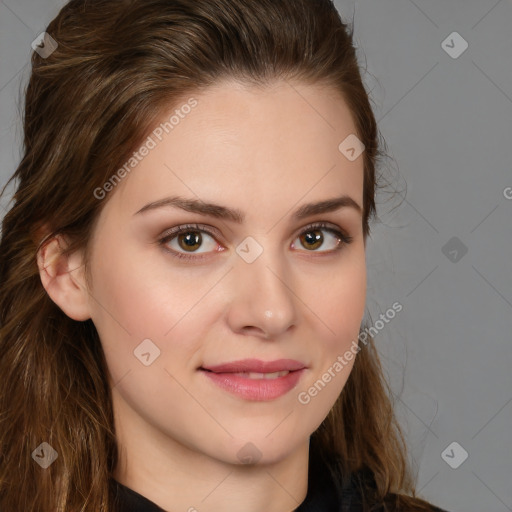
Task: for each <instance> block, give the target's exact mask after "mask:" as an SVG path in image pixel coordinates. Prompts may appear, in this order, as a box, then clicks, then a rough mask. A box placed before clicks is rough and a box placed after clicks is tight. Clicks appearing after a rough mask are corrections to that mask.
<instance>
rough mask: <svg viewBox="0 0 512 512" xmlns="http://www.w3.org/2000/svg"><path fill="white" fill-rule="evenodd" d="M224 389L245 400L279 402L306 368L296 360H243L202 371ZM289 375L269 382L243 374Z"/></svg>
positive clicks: (268, 380)
mask: <svg viewBox="0 0 512 512" xmlns="http://www.w3.org/2000/svg"><path fill="white" fill-rule="evenodd" d="M199 370H201V372H202V373H203V375H205V376H206V377H208V379H209V381H210V382H213V383H214V384H216V385H217V386H218V387H220V388H221V389H223V390H225V391H228V392H229V393H231V394H233V395H236V396H238V397H240V398H243V399H244V400H252V401H261V402H263V401H269V400H274V399H276V398H279V397H280V396H283V395H285V394H286V393H288V392H289V391H291V390H292V389H293V388H294V387H295V386H296V385H297V384H298V382H299V380H300V379H301V377H302V375H303V374H304V372H305V371H306V366H305V365H304V364H303V363H301V362H299V361H295V360H293V359H278V360H276V361H261V360H259V359H243V360H240V361H233V362H230V363H223V364H220V365H215V366H209V367H202V368H199ZM280 371H288V372H289V373H288V374H286V375H284V376H279V377H274V378H271V379H266V378H249V377H248V376H243V375H239V374H240V373H262V374H265V373H275V372H280Z"/></svg>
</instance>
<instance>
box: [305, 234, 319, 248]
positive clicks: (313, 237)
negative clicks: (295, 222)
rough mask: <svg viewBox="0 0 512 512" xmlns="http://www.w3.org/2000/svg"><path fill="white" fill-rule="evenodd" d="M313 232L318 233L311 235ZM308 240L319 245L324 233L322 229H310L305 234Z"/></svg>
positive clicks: (309, 242)
mask: <svg viewBox="0 0 512 512" xmlns="http://www.w3.org/2000/svg"><path fill="white" fill-rule="evenodd" d="M311 233H318V234H316V235H311ZM305 238H306V242H307V243H308V244H311V245H315V244H316V246H317V247H318V245H319V244H321V243H322V234H321V233H320V231H309V232H308V233H306V235H305Z"/></svg>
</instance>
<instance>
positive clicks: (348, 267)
mask: <svg viewBox="0 0 512 512" xmlns="http://www.w3.org/2000/svg"><path fill="white" fill-rule="evenodd" d="M311 284H312V283H311V281H309V282H308V285H309V290H312V289H313V290H314V292H313V293H311V292H309V293H308V294H307V295H304V296H306V297H308V300H307V301H305V302H306V303H307V305H308V307H309V308H310V309H311V310H312V311H313V312H314V314H315V315H317V317H318V318H317V323H318V324H319V326H320V329H321V331H319V332H322V333H325V336H324V342H325V345H324V346H325V347H326V348H327V350H329V351H332V350H335V351H339V350H341V349H342V348H343V347H344V346H345V345H347V343H348V345H350V343H351V341H352V339H357V336H358V334H359V329H360V326H361V321H362V319H363V315H364V309H365V305H366V266H365V256H364V251H354V252H353V253H351V255H350V258H347V259H346V260H345V261H343V262H342V263H341V264H340V265H339V266H338V267H337V268H336V269H335V270H334V271H333V272H330V273H329V274H328V276H327V278H325V276H323V278H322V279H321V280H320V278H319V280H318V286H316V287H313V286H311Z"/></svg>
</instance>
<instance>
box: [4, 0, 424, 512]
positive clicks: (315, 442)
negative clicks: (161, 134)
mask: <svg viewBox="0 0 512 512" xmlns="http://www.w3.org/2000/svg"><path fill="white" fill-rule="evenodd" d="M46 31H47V33H48V34H49V35H50V36H51V37H52V38H53V39H54V40H55V41H56V42H57V44H58V47H57V48H56V49H55V50H54V51H53V53H51V54H49V55H44V56H43V55H40V53H41V52H34V54H33V56H32V74H31V77H30V81H29V83H28V86H27V90H26V96H25V109H24V119H23V123H24V153H23V156H22V159H21V163H20V164H19V166H18V168H17V170H16V172H15V173H14V175H13V176H12V177H11V179H10V180H9V181H8V182H7V184H6V186H5V187H4V189H3V191H2V194H3V193H4V192H5V188H6V187H7V185H8V184H9V183H10V182H11V181H12V180H17V186H16V189H15V193H14V197H13V202H14V203H13V204H12V206H11V207H10V209H9V211H8V213H7V214H6V215H5V217H4V219H3V232H2V238H1V242H0V282H1V283H2V287H1V290H0V315H1V316H0V353H1V354H2V357H1V358H0V374H1V376H2V389H1V390H0V460H1V464H0V509H1V510H5V511H18V510H24V511H26V512H29V511H36V510H37V511H41V512H50V511H51V512H55V511H57V512H78V511H85V510H88V511H91V510H94V511H102V512H113V510H114V507H113V497H112V489H111V488H110V486H109V481H110V479H111V477H112V474H113V470H114V468H115V466H116V462H117V456H118V452H117V447H116V437H115V430H114V422H113V411H112V403H111V392H110V387H109V385H108V381H107V371H108V370H107V365H106V362H105V359H104V355H103V351H102V347H101V343H100V339H99V337H98V333H97V331H96V329H95V327H94V325H93V323H92V321H91V320H90V319H89V320H87V321H84V322H78V321H75V320H72V319H71V318H69V317H67V316H66V315H65V314H64V313H63V312H62V310H60V309H59V307H57V306H56V304H55V303H54V302H53V301H52V300H51V299H50V298H49V296H48V294H47V293H46V291H45V289H44V288H43V286H42V283H41V279H40V276H39V269H38V266H37V262H36V254H37V252H38V250H39V249H40V247H42V245H43V243H44V242H46V241H48V240H49V239H51V238H52V237H54V236H55V235H57V234H61V235H64V236H65V237H66V238H67V239H68V240H69V241H70V242H71V243H70V245H69V247H68V248H67V251H65V252H66V253H72V252H74V251H76V250H84V252H85V255H86V258H87V249H88V248H89V245H90V244H89V241H90V238H91V233H92V230H93V229H94V226H95V221H96V220H97V218H98V214H99V213H100V211H101V209H102V207H103V206H104V205H105V203H106V201H108V197H106V198H104V199H102V200H99V199H98V198H97V194H95V190H97V189H98V188H101V187H102V186H103V184H105V183H106V182H107V181H108V180H109V179H110V178H111V177H112V175H113V174H114V173H115V172H116V171H117V170H118V169H119V168H120V167H121V166H122V165H123V162H125V161H126V160H127V158H129V156H130V155H131V154H132V152H133V151H135V150H136V149H137V148H138V147H139V145H140V144H141V142H142V141H143V140H144V139H145V137H147V135H148V133H149V132H150V130H151V129H152V128H153V127H154V123H155V122H156V120H157V119H158V117H159V116H160V115H161V113H162V112H163V111H165V110H166V109H168V108H169V105H174V104H177V102H178V100H180V99H181V98H183V97H184V96H185V95H186V94H190V93H191V92H193V91H198V90H200V89H202V88H205V87H208V86H209V85H211V84H214V83H215V82H216V81H218V80H219V79H222V78H225V77H228V78H235V79H237V80H239V81H241V82H242V83H250V84H260V85H265V84H267V83H269V82H270V81H271V80H274V79H284V80H289V81H291V80H297V81H299V82H303V83H304V82H305V83H311V84H327V85H329V86H331V87H333V88H335V89H336V90H337V91H339V92H340V93H341V94H342V97H343V98H344V99H345V101H346V103H347V105H348V106H349V108H350V110H351V112H352V115H353V118H354V122H355V125H356V127H357V136H358V137H359V139H360V140H361V141H362V142H363V144H364V146H365V151H364V152H363V158H364V205H363V206H364V212H363V232H364V237H365V240H366V237H367V235H368V234H369V231H370V229H369V221H370V220H371V219H372V218H373V217H375V216H376V208H375V193H376V189H377V187H378V183H377V182H376V169H377V167H378V163H379V159H380V157H381V156H382V155H383V154H384V153H383V152H382V149H381V148H382V145H381V140H380V134H379V132H378V129H377V126H376V121H375V118H374V115H373V113H372V109H371V106H370V103H369V97H368V93H367V91H366V90H365V87H364V85H363V83H362V80H361V76H360V70H359V67H358V62H357V57H356V52H355V48H354V46H353V43H352V32H351V29H349V27H348V25H347V24H345V23H343V22H342V20H341V19H340V16H339V14H338V12H337V10H336V8H335V7H334V5H333V3H332V2H331V1H330V0H96V1H94V2H89V1H86V0H72V1H70V2H69V3H68V4H67V5H66V6H65V7H63V9H62V10H61V11H60V13H59V14H58V16H57V17H56V18H55V19H54V20H53V21H52V22H51V23H50V25H49V26H48V28H47V30H46ZM47 48H48V47H47ZM85 267H86V268H87V259H86V262H85ZM43 442H47V443H48V444H49V445H50V446H51V447H53V448H54V449H55V450H56V452H57V453H58V457H57V459H56V460H55V461H54V462H53V464H51V465H50V466H49V467H48V468H47V469H46V470H42V469H41V467H40V466H39V465H38V464H36V463H35V462H34V460H33V457H32V454H33V452H34V450H35V449H36V447H38V446H39V445H41V443H43ZM311 450H315V451H316V452H318V453H322V454H324V455H325V456H326V457H328V456H329V457H330V456H332V455H333V454H335V455H336V456H337V464H338V469H339V473H340V474H341V475H347V474H350V473H352V472H356V471H358V470H361V469H363V468H367V469H369V470H370V471H371V472H372V473H373V475H374V477H375V483H376V491H375V493H374V494H372V493H371V492H370V491H371V489H369V488H368V489H366V490H365V495H366V496H368V497H370V498H369V500H370V502H372V503H389V506H390V508H387V510H394V509H395V507H396V506H397V505H402V506H404V507H405V508H407V510H430V508H429V506H428V504H427V503H426V502H424V501H422V500H420V499H419V498H416V497H415V496H416V494H415V489H414V485H413V478H412V476H411V471H410V469H409V468H408V464H407V452H406V445H405V442H404V438H403V435H402V432H401V430H400V427H399V425H398V423H397V420H396V419H395V415H394V411H393V405H392V398H391V395H390V389H389V387H388V385H387V383H386V381H385V379H384V375H383V372H382V368H381V366H380V362H379V357H378V354H377V351H376V349H375V346H374V343H373V340H372V339H371V337H369V338H368V342H367V343H366V344H365V346H364V347H363V348H362V350H361V351H360V352H359V353H358V356H357V358H356V361H355V364H354V367H353V369H352V372H351V374H350V377H349V379H348V381H347V383H346V385H345V387H344V389H343V391H342V393H341V394H340V396H339V399H338V400H337V402H336V404H335V406H334V407H333V408H332V410H331V412H330V413H329V415H328V417H327V418H326V419H325V421H324V422H323V423H322V425H321V426H320V427H319V429H318V430H317V431H316V432H315V433H314V434H313V436H312V439H311ZM395 493H396V494H402V495H403V496H401V497H398V498H397V497H396V496H395ZM406 494H408V495H410V496H411V497H409V498H408V497H407V496H405V495H406Z"/></svg>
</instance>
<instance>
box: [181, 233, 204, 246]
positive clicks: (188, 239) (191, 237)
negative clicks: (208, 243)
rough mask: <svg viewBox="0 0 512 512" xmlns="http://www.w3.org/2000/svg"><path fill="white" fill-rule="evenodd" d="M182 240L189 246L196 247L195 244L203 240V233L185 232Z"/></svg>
mask: <svg viewBox="0 0 512 512" xmlns="http://www.w3.org/2000/svg"><path fill="white" fill-rule="evenodd" d="M182 241H184V242H185V245H186V246H187V247H188V248H194V246H195V245H198V244H199V243H200V242H201V235H200V234H199V233H196V234H194V232H188V233H184V234H183V235H182Z"/></svg>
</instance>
